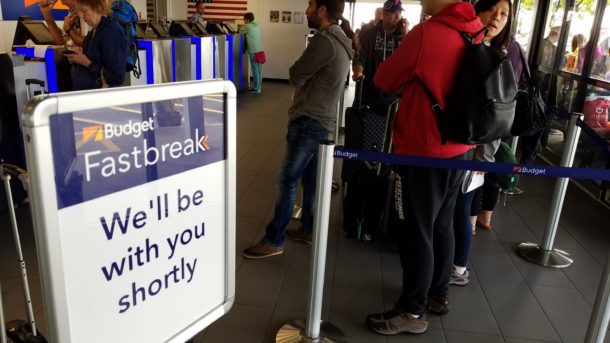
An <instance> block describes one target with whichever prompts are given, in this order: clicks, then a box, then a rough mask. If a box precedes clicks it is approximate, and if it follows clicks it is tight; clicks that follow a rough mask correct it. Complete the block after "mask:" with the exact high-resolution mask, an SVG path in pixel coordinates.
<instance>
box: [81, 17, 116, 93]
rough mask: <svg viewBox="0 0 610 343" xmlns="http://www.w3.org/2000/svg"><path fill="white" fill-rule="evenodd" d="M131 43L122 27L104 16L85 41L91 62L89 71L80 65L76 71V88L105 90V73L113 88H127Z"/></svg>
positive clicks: (84, 48)
mask: <svg viewBox="0 0 610 343" xmlns="http://www.w3.org/2000/svg"><path fill="white" fill-rule="evenodd" d="M127 48H128V42H127V38H126V37H125V34H124V33H123V30H122V29H121V27H119V24H118V23H116V22H114V21H113V20H112V19H110V18H108V17H102V19H101V21H100V23H99V24H98V26H97V28H96V29H95V30H91V31H90V32H89V33H88V34H87V36H86V37H85V40H84V41H83V53H84V54H85V55H87V57H88V58H89V59H90V60H91V65H90V66H89V67H88V68H87V67H85V66H82V65H80V64H77V65H74V68H72V89H73V90H84V89H96V88H102V73H103V74H104V80H106V83H107V84H108V85H109V86H110V87H117V86H121V85H123V82H124V81H125V73H126V70H127Z"/></svg>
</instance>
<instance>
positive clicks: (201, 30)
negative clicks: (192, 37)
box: [190, 22, 208, 35]
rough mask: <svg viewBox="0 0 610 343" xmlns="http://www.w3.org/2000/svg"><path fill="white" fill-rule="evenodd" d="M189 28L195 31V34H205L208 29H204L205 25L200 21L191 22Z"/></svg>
mask: <svg viewBox="0 0 610 343" xmlns="http://www.w3.org/2000/svg"><path fill="white" fill-rule="evenodd" d="M190 26H191V30H193V32H195V34H198V35H207V34H208V31H206V29H205V26H203V24H202V23H200V22H196V23H191V24H190Z"/></svg>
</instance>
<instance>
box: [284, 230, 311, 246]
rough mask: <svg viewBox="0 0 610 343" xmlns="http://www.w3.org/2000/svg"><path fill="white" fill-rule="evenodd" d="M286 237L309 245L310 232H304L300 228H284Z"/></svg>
mask: <svg viewBox="0 0 610 343" xmlns="http://www.w3.org/2000/svg"><path fill="white" fill-rule="evenodd" d="M286 237H288V238H290V239H292V240H294V241H297V242H303V243H306V244H309V245H311V233H310V234H306V233H305V231H303V230H302V229H297V230H286Z"/></svg>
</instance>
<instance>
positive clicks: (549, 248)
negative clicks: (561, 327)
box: [517, 113, 583, 268]
mask: <svg viewBox="0 0 610 343" xmlns="http://www.w3.org/2000/svg"><path fill="white" fill-rule="evenodd" d="M582 116H583V114H581V113H573V114H572V116H571V117H570V123H569V127H568V134H567V136H566V141H565V146H564V149H563V153H562V155H561V166H562V167H568V168H570V167H572V164H573V163H574V156H575V155H576V146H577V145H578V137H579V136H580V127H579V126H578V125H576V123H577V121H578V119H580V118H582ZM569 181H570V179H568V178H558V179H557V181H556V182H555V190H554V191H553V198H552V199H551V210H550V214H549V219H548V221H547V226H546V230H545V232H544V238H543V239H542V244H536V243H521V244H519V247H518V248H517V252H518V253H519V255H521V257H523V258H525V259H526V260H528V261H530V262H533V263H537V264H539V265H542V266H544V267H551V268H565V267H569V266H570V265H571V264H572V263H573V262H574V260H572V259H571V258H570V254H568V253H567V252H565V251H563V250H560V249H554V248H553V245H554V243H555V236H556V235H557V228H558V227H559V218H560V217H561V210H562V208H563V200H564V199H565V195H566V191H567V189H568V182H569Z"/></svg>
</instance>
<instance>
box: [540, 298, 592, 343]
mask: <svg viewBox="0 0 610 343" xmlns="http://www.w3.org/2000/svg"><path fill="white" fill-rule="evenodd" d="M531 289H532V292H534V295H535V296H536V298H537V299H538V301H539V302H540V305H542V308H543V309H544V312H546V314H547V315H548V317H549V318H550V319H551V323H553V326H554V327H555V329H556V330H557V332H558V333H559V336H560V337H561V339H562V341H563V342H565V343H571V342H574V343H577V342H578V343H580V342H583V340H584V339H585V334H586V332H587V326H588V323H589V318H590V317H591V307H590V306H589V305H588V304H587V302H586V301H585V299H584V298H583V297H582V295H580V293H578V291H576V290H575V289H566V288H556V287H547V286H531Z"/></svg>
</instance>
